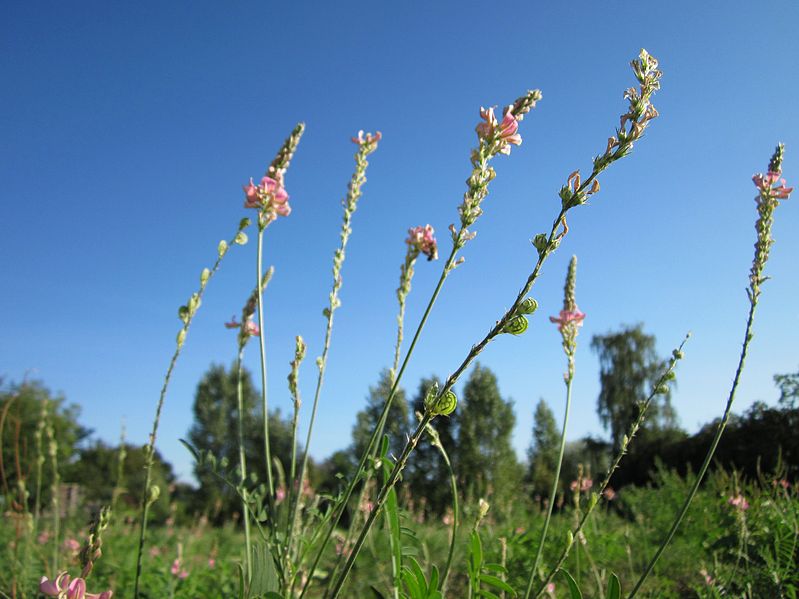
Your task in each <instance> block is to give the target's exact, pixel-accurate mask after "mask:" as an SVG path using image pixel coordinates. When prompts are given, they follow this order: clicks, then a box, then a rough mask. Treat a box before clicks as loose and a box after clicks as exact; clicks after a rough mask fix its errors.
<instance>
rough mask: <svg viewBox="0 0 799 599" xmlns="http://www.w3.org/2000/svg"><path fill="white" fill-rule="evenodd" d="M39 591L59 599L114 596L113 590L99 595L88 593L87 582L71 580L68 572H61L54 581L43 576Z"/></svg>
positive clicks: (92, 598) (76, 579)
mask: <svg viewBox="0 0 799 599" xmlns="http://www.w3.org/2000/svg"><path fill="white" fill-rule="evenodd" d="M39 591H41V592H42V593H44V594H45V595H47V596H48V597H58V598H59V599H111V597H112V595H113V594H114V592H113V591H111V590H108V591H104V592H102V593H99V594H98V593H87V592H86V581H85V580H84V579H83V578H73V579H71V580H70V576H69V574H67V573H66V572H61V573H60V574H59V575H58V576H56V577H55V578H54V579H53V580H50V579H49V578H47V577H46V576H42V578H41V580H40V581H39Z"/></svg>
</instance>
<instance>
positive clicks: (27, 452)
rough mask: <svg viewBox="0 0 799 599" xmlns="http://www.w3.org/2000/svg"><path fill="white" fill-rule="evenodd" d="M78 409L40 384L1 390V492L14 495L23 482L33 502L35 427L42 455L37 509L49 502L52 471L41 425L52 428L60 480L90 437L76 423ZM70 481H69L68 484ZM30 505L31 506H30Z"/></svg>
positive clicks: (35, 383) (20, 385) (15, 385)
mask: <svg viewBox="0 0 799 599" xmlns="http://www.w3.org/2000/svg"><path fill="white" fill-rule="evenodd" d="M45 406H46V418H45V420H42V413H43V412H42V410H43V408H45ZM79 413H80V409H79V408H78V406H76V405H74V404H70V405H67V404H66V399H65V398H64V397H63V396H61V395H58V396H54V395H53V394H52V393H51V392H50V390H49V389H47V388H46V387H45V386H44V384H43V383H42V382H41V381H27V382H24V383H22V384H13V383H12V384H9V385H8V386H6V387H5V388H3V389H0V439H2V443H1V444H0V479H1V480H0V488H2V493H4V494H8V493H13V492H15V491H14V489H15V487H16V486H17V484H18V482H20V481H22V482H23V483H24V484H25V486H26V488H27V492H28V493H29V494H30V501H31V502H33V501H34V500H35V486H36V472H37V468H36V460H37V442H36V436H37V428H38V429H39V434H40V439H41V448H42V456H43V457H44V458H45V459H44V462H43V464H42V470H41V472H42V480H41V496H40V506H44V505H46V503H47V501H49V496H50V488H51V481H52V480H53V478H52V477H53V470H52V466H51V461H50V457H49V455H48V439H47V434H46V430H45V427H44V426H40V423H41V424H50V425H51V426H52V431H53V436H54V440H55V443H56V446H57V448H58V452H57V454H56V455H57V462H58V469H59V473H61V480H62V481H64V476H63V473H64V469H65V467H67V466H68V465H69V464H70V463H71V462H72V461H73V460H74V458H75V451H76V447H77V446H78V444H79V443H80V442H81V441H82V440H83V439H85V438H86V437H88V436H89V434H90V431H89V430H88V429H86V428H84V427H83V426H81V425H80V424H78V420H77V419H78V415H79ZM67 482H69V481H67ZM31 506H32V503H31Z"/></svg>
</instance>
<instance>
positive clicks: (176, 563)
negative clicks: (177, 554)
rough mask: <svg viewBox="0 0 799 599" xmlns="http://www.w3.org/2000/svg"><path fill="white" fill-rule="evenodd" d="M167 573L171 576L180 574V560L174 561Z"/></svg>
mask: <svg viewBox="0 0 799 599" xmlns="http://www.w3.org/2000/svg"><path fill="white" fill-rule="evenodd" d="M169 571H170V572H171V573H172V576H177V575H178V573H179V572H180V560H179V559H176V560H175V561H174V562H172V567H171V568H170V569H169Z"/></svg>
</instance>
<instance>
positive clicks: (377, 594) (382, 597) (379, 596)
mask: <svg viewBox="0 0 799 599" xmlns="http://www.w3.org/2000/svg"><path fill="white" fill-rule="evenodd" d="M369 590H370V591H372V593H374V597H375V599H386V596H385V595H384V594H383V593H381V592H380V591H378V590H377V589H376V588H375V585H373V584H372V585H369Z"/></svg>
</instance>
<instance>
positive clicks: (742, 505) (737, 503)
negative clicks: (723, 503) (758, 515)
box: [727, 494, 749, 512]
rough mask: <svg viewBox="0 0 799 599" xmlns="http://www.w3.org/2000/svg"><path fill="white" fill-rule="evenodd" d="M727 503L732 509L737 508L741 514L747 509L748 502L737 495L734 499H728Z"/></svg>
mask: <svg viewBox="0 0 799 599" xmlns="http://www.w3.org/2000/svg"><path fill="white" fill-rule="evenodd" d="M727 503H729V504H730V505H731V506H733V507H737V508H738V509H739V510H741V511H742V512H743V511H745V510H748V509H749V502H748V501H747V500H746V499H745V498H744V496H743V495H741V494H738V495H736V496H735V497H730V498H729V499H728V500H727Z"/></svg>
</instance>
